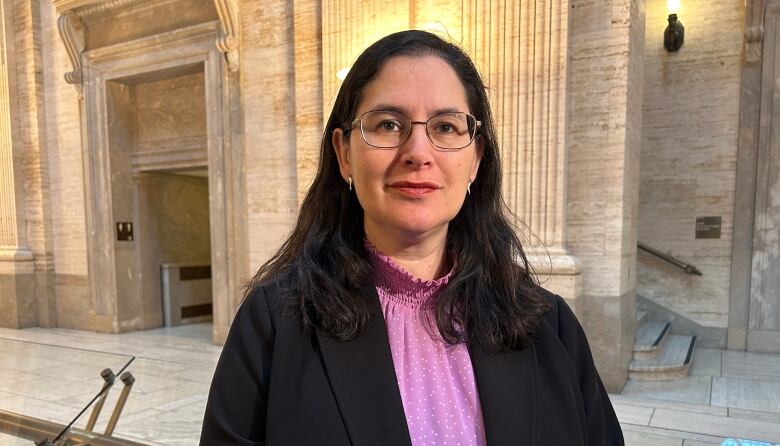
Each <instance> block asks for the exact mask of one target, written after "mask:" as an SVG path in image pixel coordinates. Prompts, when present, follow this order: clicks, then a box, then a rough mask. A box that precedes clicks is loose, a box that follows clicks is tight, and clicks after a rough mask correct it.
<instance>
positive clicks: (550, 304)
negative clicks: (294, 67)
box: [201, 31, 623, 446]
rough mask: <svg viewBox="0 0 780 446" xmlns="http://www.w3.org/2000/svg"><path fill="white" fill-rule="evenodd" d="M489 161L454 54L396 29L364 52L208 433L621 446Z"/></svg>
mask: <svg viewBox="0 0 780 446" xmlns="http://www.w3.org/2000/svg"><path fill="white" fill-rule="evenodd" d="M500 172H501V169H500V160H499V157H498V147H497V145H496V136H495V133H494V129H493V121H492V116H491V112H490V107H489V104H488V99H487V96H486V91H485V86H484V85H483V83H482V81H481V79H480V77H479V74H478V73H477V70H476V69H475V67H474V65H473V63H472V62H471V60H470V59H469V58H468V57H467V56H466V55H465V54H464V53H463V52H462V51H461V50H460V49H459V48H457V47H456V46H454V45H452V44H450V43H447V42H445V41H443V40H441V39H440V38H438V37H436V36H434V35H432V34H430V33H426V32H422V31H405V32H400V33H396V34H393V35H390V36H387V37H385V38H383V39H381V40H380V41H378V42H376V43H375V44H373V45H372V46H371V47H369V48H368V49H366V51H365V52H364V53H363V54H362V55H361V56H360V57H359V58H358V59H357V61H356V62H355V64H354V66H353V67H352V69H351V70H350V72H349V74H348V75H347V77H346V79H345V80H344V82H343V84H342V86H341V89H340V91H339V94H338V97H337V98H336V102H335V105H334V108H333V112H332V114H331V116H330V119H329V120H328V123H327V128H326V129H325V136H324V137H323V142H322V149H321V153H320V165H319V170H318V172H317V176H316V178H315V180H314V183H313V184H312V187H311V189H310V190H309V191H308V193H307V195H306V198H305V200H304V202H303V206H302V208H301V212H300V216H299V218H298V221H297V223H296V226H295V229H294V231H293V233H292V235H291V236H290V237H289V238H288V239H287V240H286V241H285V243H284V245H283V246H282V248H281V249H280V250H279V251H278V252H277V253H276V255H275V256H274V257H273V258H272V259H271V260H270V261H269V262H268V263H266V264H265V265H263V266H262V267H261V268H260V270H259V271H258V272H257V274H256V275H255V277H254V279H253V281H252V283H251V284H250V287H249V291H248V293H247V296H246V299H245V301H244V303H243V304H242V306H241V308H240V309H239V311H238V314H237V315H236V318H235V320H234V322H233V325H232V327H231V329H230V334H229V336H228V339H227V342H226V344H225V347H224V350H223V352H222V356H221V358H220V360H219V364H218V365H217V369H216V371H215V374H214V379H213V382H212V386H211V391H210V393H209V400H208V405H207V408H206V414H205V419H204V422H203V431H202V436H201V444H208V445H212V444H242V445H244V444H247V445H248V444H271V445H274V444H291V445H292V444H294V445H304V444H317V445H322V444H326V445H331V444H332V445H346V444H353V445H368V444H371V445H380V444H381V445H394V446H395V445H410V444H411V445H415V446H418V445H449V444H453V445H454V444H463V445H483V444H489V445H503V444H522V445H542V444H545V445H547V444H555V445H599V446H602V445H618V444H623V439H622V434H621V432H620V427H619V424H618V422H617V420H616V417H615V413H614V411H613V409H612V406H611V405H610V402H609V399H608V397H607V394H606V392H605V390H604V387H603V385H602V383H601V380H600V378H599V376H598V373H597V372H596V370H595V367H594V365H593V360H592V358H591V353H590V350H589V347H588V344H587V341H586V339H585V335H584V333H583V331H582V329H581V327H580V325H579V324H578V323H577V321H576V319H575V318H574V316H573V314H572V312H571V311H570V310H569V308H568V307H567V306H566V304H565V303H563V301H562V300H561V298H560V297H558V296H555V295H552V294H550V293H548V292H547V291H545V290H543V289H541V288H539V287H538V286H537V285H536V283H535V280H534V279H533V277H532V276H531V274H530V273H529V265H528V262H527V260H526V257H525V255H524V253H523V249H522V246H521V244H520V242H519V240H518V238H517V236H516V235H515V232H514V231H513V228H512V226H511V225H510V223H509V216H508V212H507V211H506V207H505V205H504V202H503V201H502V198H501V196H500V183H501V174H500Z"/></svg>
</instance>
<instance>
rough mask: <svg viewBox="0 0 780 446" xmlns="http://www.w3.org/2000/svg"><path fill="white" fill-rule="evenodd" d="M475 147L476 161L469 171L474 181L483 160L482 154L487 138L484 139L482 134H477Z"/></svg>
mask: <svg viewBox="0 0 780 446" xmlns="http://www.w3.org/2000/svg"><path fill="white" fill-rule="evenodd" d="M474 149H475V150H474V163H473V165H472V166H471V171H470V172H469V178H470V179H471V181H472V182H473V181H474V180H476V179H477V170H479V163H480V162H481V161H482V155H483V154H484V153H485V140H484V139H482V137H481V135H477V138H476V140H475V141H474Z"/></svg>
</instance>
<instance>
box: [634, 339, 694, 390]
mask: <svg viewBox="0 0 780 446" xmlns="http://www.w3.org/2000/svg"><path fill="white" fill-rule="evenodd" d="M667 337H668V339H667V341H666V342H665V343H664V346H663V348H662V349H661V353H660V354H659V355H658V357H657V358H655V359H634V360H633V361H631V365H629V367H628V377H629V378H630V379H636V380H643V381H671V380H675V379H681V378H685V377H686V376H688V371H689V370H690V367H691V358H692V357H693V348H694V346H695V345H696V336H680V335H669V336H667Z"/></svg>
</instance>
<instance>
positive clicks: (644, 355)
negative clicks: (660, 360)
mask: <svg viewBox="0 0 780 446" xmlns="http://www.w3.org/2000/svg"><path fill="white" fill-rule="evenodd" d="M668 332H669V323H668V322H642V323H641V324H639V328H637V330H636V340H635V341H634V359H653V358H657V357H658V354H659V353H660V352H661V349H662V348H663V346H664V341H665V340H666V334H667V333H668Z"/></svg>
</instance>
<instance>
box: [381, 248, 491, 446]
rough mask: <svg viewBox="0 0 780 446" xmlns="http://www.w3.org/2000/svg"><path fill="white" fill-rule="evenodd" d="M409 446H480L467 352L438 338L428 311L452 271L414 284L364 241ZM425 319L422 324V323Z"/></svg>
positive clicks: (478, 414) (482, 433)
mask: <svg viewBox="0 0 780 446" xmlns="http://www.w3.org/2000/svg"><path fill="white" fill-rule="evenodd" d="M366 248H367V250H368V252H369V259H370V261H371V264H372V266H373V268H374V281H375V284H376V290H377V293H378V294H379V301H380V303H381V307H382V311H383V314H384V317H385V324H386V325H387V335H388V338H389V340H390V351H391V353H392V355H393V366H394V367H395V376H396V379H397V380H398V388H399V389H400V391H401V401H402V402H403V407H404V412H405V414H406V422H407V425H408V427H409V434H410V435H411V440H412V445H414V446H428V445H430V446H445V445H446V446H450V445H452V446H455V445H463V446H472V445H480V446H481V445H484V444H485V429H484V425H483V421H482V410H481V408H480V405H479V396H478V395H477V384H476V381H475V380H474V370H473V369H472V366H471V358H470V357H469V351H468V349H467V348H466V345H464V344H457V345H449V344H447V343H445V342H444V341H443V340H442V339H441V337H440V336H439V333H438V329H437V328H436V322H435V319H434V316H433V306H434V303H435V300H436V297H437V296H438V294H439V292H440V291H441V289H442V288H443V287H444V286H445V285H446V284H447V282H448V281H449V278H450V276H451V275H452V271H450V272H449V273H448V274H447V275H446V276H444V277H442V278H440V279H437V280H432V281H426V280H422V279H418V278H416V277H414V276H412V275H411V274H409V273H408V272H407V271H405V270H404V269H403V268H401V267H400V266H399V265H398V264H396V263H395V262H394V261H393V260H392V259H391V258H389V257H387V256H386V255H384V254H382V253H381V252H379V251H378V250H377V249H376V248H375V247H374V246H373V245H371V244H370V243H369V242H366ZM426 318H427V319H428V322H427V323H426V321H425V319H426Z"/></svg>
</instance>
